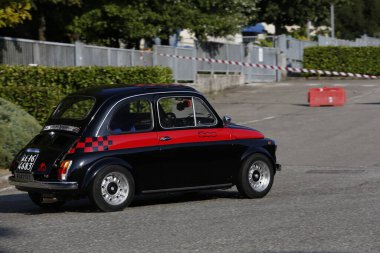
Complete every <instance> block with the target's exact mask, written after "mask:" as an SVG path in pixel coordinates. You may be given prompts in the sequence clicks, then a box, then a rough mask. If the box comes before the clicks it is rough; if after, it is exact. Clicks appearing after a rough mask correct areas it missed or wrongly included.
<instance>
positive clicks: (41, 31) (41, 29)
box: [38, 12, 46, 41]
mask: <svg viewBox="0 0 380 253" xmlns="http://www.w3.org/2000/svg"><path fill="white" fill-rule="evenodd" d="M38 21H39V22H38V39H39V40H42V41H46V19H45V15H44V14H43V13H42V12H39V17H38Z"/></svg>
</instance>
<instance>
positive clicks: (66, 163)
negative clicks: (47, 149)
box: [58, 160, 72, 181]
mask: <svg viewBox="0 0 380 253" xmlns="http://www.w3.org/2000/svg"><path fill="white" fill-rule="evenodd" d="M71 163H72V161H71V160H63V161H62V162H61V165H60V166H59V169H58V180H60V181H65V180H66V179H67V173H68V172H69V169H70V166H71Z"/></svg>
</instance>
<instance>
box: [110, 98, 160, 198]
mask: <svg viewBox="0 0 380 253" xmlns="http://www.w3.org/2000/svg"><path fill="white" fill-rule="evenodd" d="M154 129H155V127H154V115H153V105H152V102H151V96H138V97H135V98H130V99H127V100H125V101H123V102H121V103H120V104H118V106H116V107H115V108H114V109H113V111H112V112H111V116H110V120H109V123H108V129H107V131H108V132H109V136H108V138H109V139H110V140H112V142H113V143H112V147H110V149H109V151H110V152H112V156H113V157H117V158H120V159H123V160H124V161H125V162H127V163H128V164H130V166H131V169H132V174H133V176H134V177H135V181H136V182H138V183H137V187H138V188H139V190H154V189H157V188H160V185H159V182H160V181H159V179H158V178H159V177H160V171H159V168H158V166H157V164H158V156H159V146H158V140H157V132H156V131H155V130H154ZM110 155H111V154H110Z"/></svg>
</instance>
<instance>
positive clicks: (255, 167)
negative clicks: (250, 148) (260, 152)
mask: <svg viewBox="0 0 380 253" xmlns="http://www.w3.org/2000/svg"><path fill="white" fill-rule="evenodd" d="M248 182H249V185H250V186H251V188H252V189H253V190H255V191H256V192H262V191H264V190H265V189H266V188H267V187H268V185H269V182H270V170H269V166H268V165H267V164H266V163H265V162H264V161H255V162H254V163H252V165H251V167H250V168H249V170H248Z"/></svg>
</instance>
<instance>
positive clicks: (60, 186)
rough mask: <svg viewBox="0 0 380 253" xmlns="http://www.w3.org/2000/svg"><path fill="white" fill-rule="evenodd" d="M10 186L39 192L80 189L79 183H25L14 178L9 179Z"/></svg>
mask: <svg viewBox="0 0 380 253" xmlns="http://www.w3.org/2000/svg"><path fill="white" fill-rule="evenodd" d="M8 181H9V184H11V185H14V186H16V188H21V189H22V190H24V189H25V190H27V189H36V190H37V189H39V190H58V191H73V190H77V189H78V183H77V182H45V181H23V180H20V179H16V178H15V177H14V176H10V177H9V178H8Z"/></svg>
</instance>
